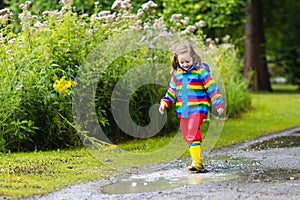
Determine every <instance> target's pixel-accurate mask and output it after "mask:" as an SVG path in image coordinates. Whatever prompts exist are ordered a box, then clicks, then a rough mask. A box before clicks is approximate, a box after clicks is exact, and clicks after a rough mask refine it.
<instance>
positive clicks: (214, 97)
mask: <svg viewBox="0 0 300 200" xmlns="http://www.w3.org/2000/svg"><path fill="white" fill-rule="evenodd" d="M199 76H200V80H201V81H202V83H203V86H204V88H205V90H206V92H207V95H208V96H209V98H210V101H211V103H212V105H213V106H214V107H215V108H216V109H218V108H223V107H224V99H223V95H222V94H221V93H220V90H219V88H218V85H217V83H216V81H215V80H213V78H212V77H211V75H210V73H209V72H208V71H207V70H205V69H201V70H200V75H199Z"/></svg>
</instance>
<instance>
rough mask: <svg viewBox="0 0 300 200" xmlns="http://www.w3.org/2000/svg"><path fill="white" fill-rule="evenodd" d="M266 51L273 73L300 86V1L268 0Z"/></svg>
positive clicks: (265, 14) (265, 5)
mask: <svg viewBox="0 0 300 200" xmlns="http://www.w3.org/2000/svg"><path fill="white" fill-rule="evenodd" d="M263 3H264V16H265V35H266V38H267V40H266V54H267V61H268V64H269V65H270V66H271V70H272V76H273V77H285V78H287V79H288V81H289V82H291V83H293V84H297V85H298V86H300V60H299V58H300V37H299V35H300V20H299V19H300V12H299V10H300V1H299V0H285V1H284V3H283V2H282V1H281V0H264V1H263Z"/></svg>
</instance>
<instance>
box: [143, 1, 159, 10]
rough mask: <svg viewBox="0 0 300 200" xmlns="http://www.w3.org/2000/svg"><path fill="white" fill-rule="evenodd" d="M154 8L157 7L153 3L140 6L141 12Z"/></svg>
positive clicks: (149, 2)
mask: <svg viewBox="0 0 300 200" xmlns="http://www.w3.org/2000/svg"><path fill="white" fill-rule="evenodd" d="M155 7H157V4H156V3H154V2H153V1H148V2H147V3H144V4H142V9H143V10H150V9H152V8H155Z"/></svg>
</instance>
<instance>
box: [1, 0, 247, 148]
mask: <svg viewBox="0 0 300 200" xmlns="http://www.w3.org/2000/svg"><path fill="white" fill-rule="evenodd" d="M62 3H63V6H62V8H61V10H59V11H46V12H43V13H42V15H40V16H35V15H32V14H31V12H30V9H29V8H30V4H31V3H30V2H29V1H27V2H25V3H24V4H22V5H20V8H21V9H22V10H23V12H22V13H21V14H20V15H19V19H20V21H21V22H20V23H21V26H22V30H21V31H20V32H19V33H18V34H16V33H14V32H13V30H14V27H13V24H14V23H13V22H12V20H13V18H12V13H11V12H10V11H9V10H7V9H4V10H1V11H0V27H1V32H0V45H1V48H0V81H1V83H0V85H1V87H0V93H1V95H0V101H1V105H2V106H1V108H0V109H1V110H0V128H1V130H0V131H1V134H0V151H6V150H12V151H16V150H34V149H42V150H43V149H53V148H64V147H70V146H77V145H79V144H80V140H79V137H78V135H77V132H76V126H75V124H74V123H73V114H72V105H71V102H72V94H73V88H76V80H75V77H76V76H77V73H78V71H79V70H80V68H81V65H82V64H83V63H84V61H85V59H86V57H87V56H88V55H89V54H90V53H91V52H92V50H93V49H95V48H96V47H99V46H101V45H102V44H103V43H104V42H105V41H107V40H110V41H114V40H115V41H118V40H121V38H120V37H119V36H120V35H122V34H125V33H126V32H128V31H129V30H133V32H134V31H136V32H139V31H145V30H154V31H156V32H158V33H159V34H158V36H159V37H160V38H163V39H160V40H159V41H165V42H168V38H169V37H174V35H177V36H179V37H180V38H187V39H189V40H190V41H192V42H193V43H194V44H195V46H197V47H201V48H202V47H203V49H199V48H198V50H200V51H201V55H202V56H203V60H205V61H206V60H207V62H208V63H209V64H210V65H211V66H212V68H213V67H214V66H218V68H217V67H215V68H216V69H219V71H220V72H221V74H222V77H223V80H226V81H224V84H225V88H226V96H227V110H229V113H228V114H229V115H230V116H233V115H236V114H237V113H238V112H239V111H241V110H243V109H245V108H246V107H247V106H249V105H250V99H249V95H248V93H247V88H246V85H245V81H244V80H243V79H242V78H241V76H240V74H239V72H240V67H241V64H240V62H239V60H238V58H237V57H236V51H235V49H234V47H233V46H232V45H230V44H229V43H228V41H227V40H228V38H225V39H224V40H223V42H220V43H219V41H218V40H217V39H214V40H212V39H209V38H205V37H204V34H203V32H202V30H201V27H202V26H203V23H204V21H199V22H197V23H196V24H195V25H192V24H189V20H188V18H185V17H183V16H181V15H173V16H172V18H171V20H170V22H171V24H172V25H171V26H170V27H167V26H166V23H165V19H163V18H162V17H159V16H158V15H157V14H156V13H155V7H156V4H155V3H154V2H153V1H149V2H148V3H145V4H143V5H141V8H140V9H139V10H138V11H137V12H136V13H134V12H133V9H132V5H131V4H130V0H116V1H115V2H114V3H113V5H112V7H111V10H101V11H99V8H98V7H97V2H96V3H95V14H93V15H90V16H89V15H87V14H84V13H83V14H78V13H74V12H73V11H72V7H71V6H72V1H70V0H69V1H62ZM177 36H176V37H177ZM137 38H138V37H136V38H135V39H137ZM139 39H140V40H142V39H143V38H142V37H141V38H139ZM151 41H152V40H151ZM153 42H155V38H154V39H153ZM112 46H113V45H112ZM104 51H105V55H106V56H105V57H104V58H103V59H107V58H109V56H110V55H114V52H115V51H116V48H113V47H111V48H110V47H109V46H107V48H106V49H104ZM171 52H172V51H171V49H168V50H162V49H155V48H154V49H153V48H152V47H151V44H149V46H148V48H145V49H138V50H137V51H133V52H130V54H129V55H120V56H119V57H117V58H114V59H113V60H112V61H111V63H110V65H109V68H107V69H106V70H105V71H104V72H101V73H103V75H102V76H101V80H100V81H99V83H98V84H97V85H98V87H97V89H96V94H95V102H96V104H95V106H96V111H97V118H98V121H99V123H100V124H101V125H102V126H103V127H104V129H105V132H106V133H107V135H108V137H109V138H113V139H114V140H120V139H121V138H123V137H125V135H124V134H123V133H122V131H121V130H120V129H119V128H118V127H117V126H116V125H115V122H114V118H113V116H112V114H111V95H112V91H113V89H114V86H115V85H116V83H117V82H118V81H119V80H120V79H121V78H122V76H123V75H124V74H126V72H127V71H128V70H130V69H132V68H134V67H135V66H138V65H140V66H143V65H147V64H148V65H149V64H150V65H151V63H152V64H153V63H161V64H164V65H165V66H166V70H165V71H163V72H161V71H159V72H157V74H156V76H163V77H164V78H165V83H166V85H167V83H168V81H169V78H170V73H169V71H170V70H171V67H170V68H169V67H168V66H170V58H171V56H172V53H171ZM99 59H102V58H99ZM141 73H142V72H141ZM212 74H213V76H218V74H219V73H218V71H216V70H212ZM145 76H149V74H145ZM165 89H166V87H161V86H160V87H158V86H155V85H153V84H148V85H145V86H142V88H139V89H138V90H136V91H135V92H134V94H132V97H131V99H130V110H131V111H130V112H131V116H132V118H133V119H134V121H136V123H137V124H140V125H141V126H143V125H145V124H147V123H148V122H149V117H148V116H147V115H145V114H144V113H145V112H148V109H149V107H150V106H151V105H153V104H155V103H159V100H160V98H161V97H162V95H163V94H164V92H165ZM145 91H146V92H145ZM239 101H240V102H239ZM237 105H238V106H237ZM172 113H175V112H170V114H169V115H170V116H169V117H168V121H167V123H166V126H165V129H164V130H163V131H162V132H170V131H171V130H174V127H175V129H176V127H177V122H176V119H175V114H172Z"/></svg>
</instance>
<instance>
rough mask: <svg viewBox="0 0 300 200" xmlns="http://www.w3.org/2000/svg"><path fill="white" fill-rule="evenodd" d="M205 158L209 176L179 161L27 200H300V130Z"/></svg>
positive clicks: (283, 133) (217, 150) (260, 139)
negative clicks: (190, 171) (190, 168)
mask: <svg viewBox="0 0 300 200" xmlns="http://www.w3.org/2000/svg"><path fill="white" fill-rule="evenodd" d="M203 158H204V164H205V165H206V167H207V169H209V170H210V172H209V173H206V174H189V173H188V172H186V167H187V166H188V165H189V164H190V159H185V160H176V161H173V162H171V163H165V164H160V165H153V166H147V167H145V168H143V169H140V170H139V172H138V173H136V174H131V175H128V176H126V177H119V178H112V179H111V180H100V181H96V182H90V183H87V184H81V185H75V186H70V187H67V188H64V189H62V190H59V191H56V192H53V193H51V194H48V195H44V196H34V197H31V198H28V199H27V200H35V199H41V200H53V199H55V200H63V199H74V200H79V199H80V200H83V199H108V200H112V199H113V200H115V199H120V200H121V199H122V200H123V199H127V200H133V199H164V200H167V199H214V200H215V199H222V200H227V199H272V200H276V199H278V200H279V199H280V200H285V199H295V200H296V199H300V127H297V128H294V129H290V130H286V131H283V132H280V133H276V134H272V135H269V136H265V137H261V138H258V139H256V140H253V141H246V142H244V143H241V144H237V145H233V146H230V147H225V148H221V149H215V150H213V151H210V152H204V154H203Z"/></svg>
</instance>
